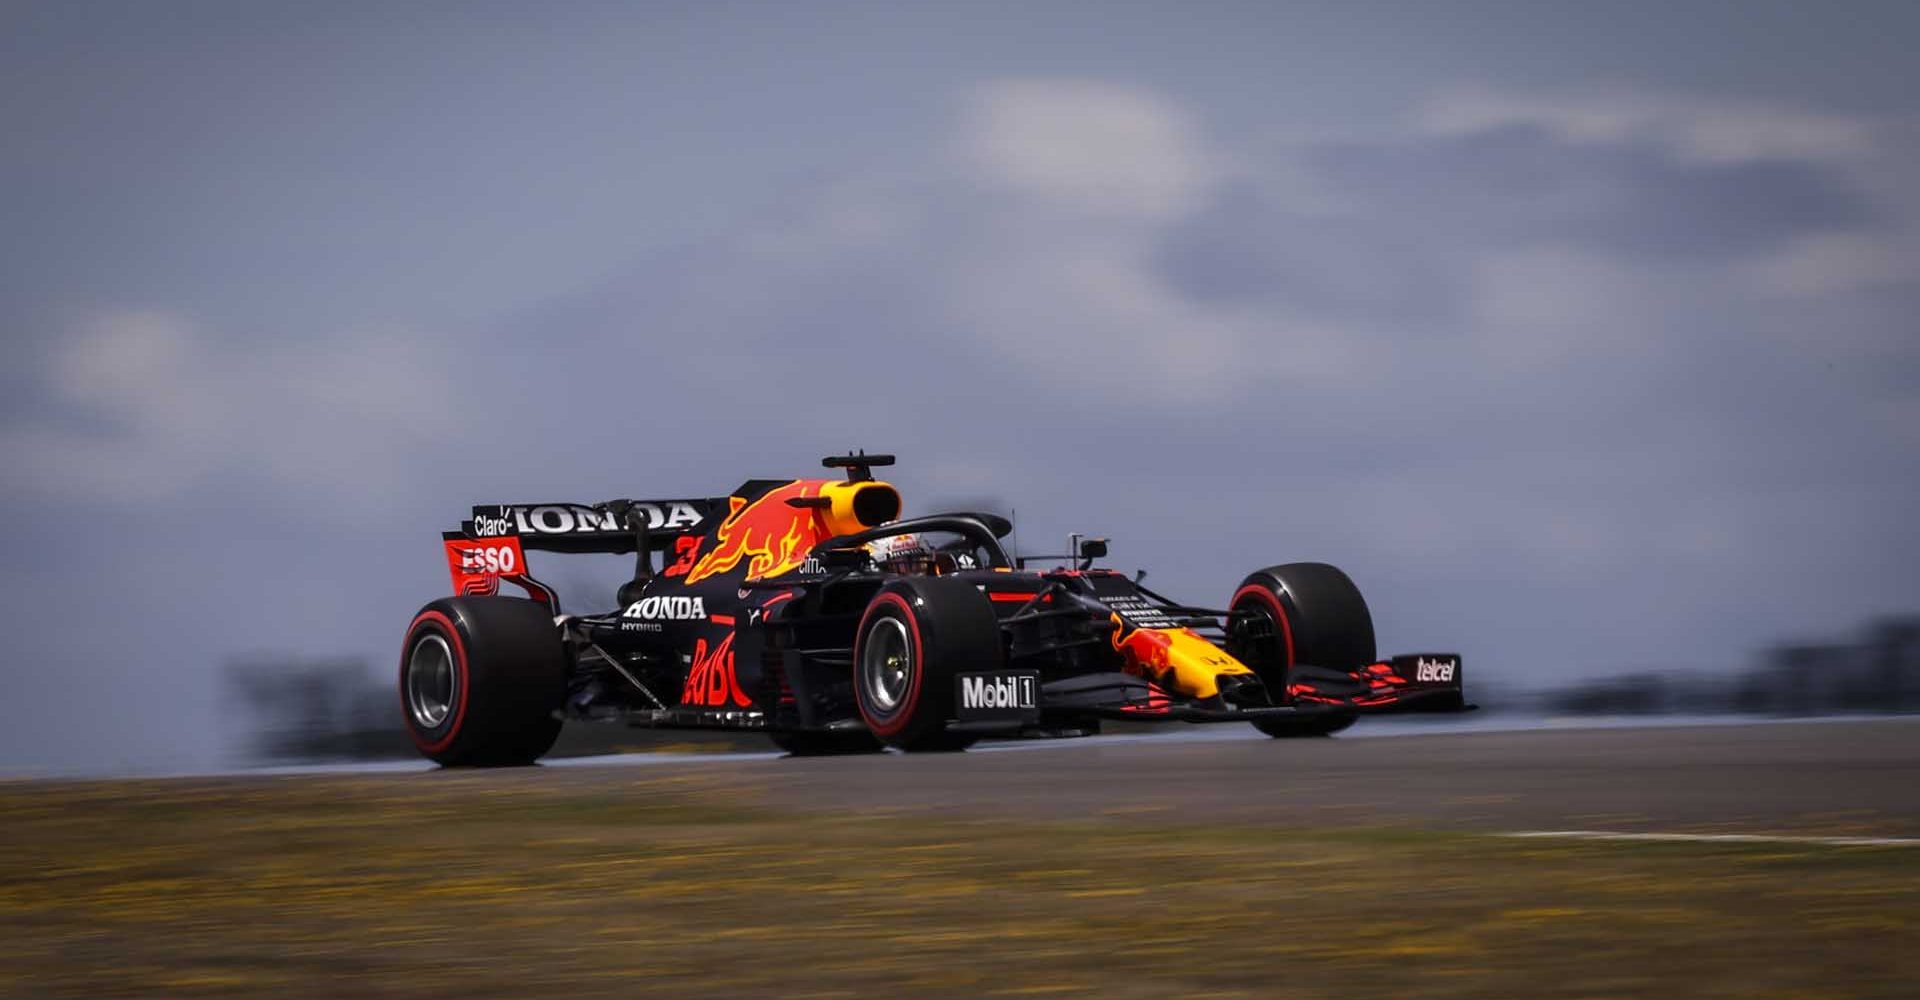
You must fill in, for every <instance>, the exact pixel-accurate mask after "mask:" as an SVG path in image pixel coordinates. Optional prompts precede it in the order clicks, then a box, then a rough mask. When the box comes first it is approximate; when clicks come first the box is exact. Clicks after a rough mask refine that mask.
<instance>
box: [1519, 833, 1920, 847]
mask: <svg viewBox="0 0 1920 1000" xmlns="http://www.w3.org/2000/svg"><path fill="white" fill-rule="evenodd" d="M1494 836H1496V837H1508V838H1512V839H1518V840H1611V841H1653V842H1659V843H1675V844H1801V845H1806V846H1813V847H1920V837H1800V836H1793V835H1791V834H1777V833H1623V832H1617V831H1611V830H1518V831H1515V832H1512V833H1496V834H1494Z"/></svg>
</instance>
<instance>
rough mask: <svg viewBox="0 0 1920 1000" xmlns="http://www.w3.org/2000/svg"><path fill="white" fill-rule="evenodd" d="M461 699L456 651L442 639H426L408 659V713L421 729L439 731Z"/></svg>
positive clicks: (433, 635)
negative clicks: (455, 661) (454, 657)
mask: <svg viewBox="0 0 1920 1000" xmlns="http://www.w3.org/2000/svg"><path fill="white" fill-rule="evenodd" d="M459 695H460V675H459V672H458V671H456V670H454V669H453V649H452V648H451V647H449V646H448V645H447V640H446V639H444V638H442V637H441V636H439V635H435V634H431V633H429V634H428V635H425V636H422V637H421V638H420V641H419V642H416V643H414V644H413V653H412V655H410V656H408V657H407V710H408V711H409V712H410V713H412V715H413V722H414V724H415V725H417V726H419V727H420V728H421V729H427V730H432V729H438V728H440V726H441V725H442V724H443V723H445V722H446V721H447V716H449V715H451V714H453V706H454V702H455V699H457V698H458V697H459Z"/></svg>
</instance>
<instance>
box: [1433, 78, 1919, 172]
mask: <svg viewBox="0 0 1920 1000" xmlns="http://www.w3.org/2000/svg"><path fill="white" fill-rule="evenodd" d="M1415 120H1416V121H1417V123H1418V124H1419V126H1420V128H1421V130H1422V131H1425V132H1427V133H1430V134H1432V135H1436V136H1467V135H1476V134H1483V133H1488V132H1497V131H1501V130H1504V129H1508V128H1513V127H1522V128H1538V129H1541V130H1543V131H1546V132H1548V133H1549V134H1551V135H1553V136H1555V137H1556V138H1557V139H1559V140H1561V141H1564V142H1567V143H1570V144H1573V145H1576V146H1596V145H1597V146H1613V145H1640V144H1653V145H1657V146H1659V147H1661V148H1663V149H1665V150H1667V151H1668V152H1671V153H1673V154H1675V155H1676V156H1677V157H1678V158H1680V159H1682V160H1684V161H1688V162H1693V163H1699V164H1725V163H1743V162H1751V161H1755V160H1778V159H1786V160H1796V161H1809V162H1836V161H1850V160H1857V159H1860V158H1862V157H1864V156H1867V155H1869V154H1871V153H1872V152H1873V150H1874V146H1875V135H1876V133H1877V132H1879V131H1880V130H1882V129H1883V128H1884V127H1885V123H1884V122H1880V121H1875V120H1873V119H1871V118H1865V117H1861V116H1856V115H1840V114H1826V113H1820V112H1815V111H1807V110H1802V109H1798V108H1787V107H1781V106H1779V105H1775V104H1767V103H1759V102H1750V101H1735V100H1725V99H1707V98H1701V97H1696V96H1692V95H1688V94H1674V93H1659V92H1652V91H1647V90H1642V89H1637V88H1629V87H1614V88H1603V89H1590V90H1581V91H1570V92H1560V93H1554V92H1546V93H1538V92H1530V91H1529V92H1522V91H1514V90H1503V89H1498V88H1492V87H1485V86H1472V85H1467V86H1457V87H1447V88H1442V89H1441V90H1440V91H1439V92H1438V93H1436V94H1435V95H1434V96H1433V97H1431V98H1429V99H1428V100H1427V101H1426V102H1425V103H1424V105H1423V106H1422V107H1421V108H1419V109H1418V111H1417V112H1416V116H1415Z"/></svg>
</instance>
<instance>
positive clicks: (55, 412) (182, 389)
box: [0, 312, 462, 502]
mask: <svg viewBox="0 0 1920 1000" xmlns="http://www.w3.org/2000/svg"><path fill="white" fill-rule="evenodd" d="M38 374H39V377H38V379H37V392H38V395H39V398H40V400H41V404H42V405H40V406H38V407H36V408H35V409H34V410H33V411H30V412H27V413H23V414H18V415H15V416H13V417H12V418H11V419H9V420H8V422H7V424H6V425H5V426H4V428H0V453H4V454H5V455H6V456H7V458H8V460H9V464H10V465H12V466H13V467H14V468H15V469H17V470H20V471H21V472H22V473H23V474H21V475H17V476H12V477H9V480H8V482H9V488H10V491H13V492H16V493H26V494H29V495H38V496H42V497H46V496H54V497H68V498H73V497H80V498H91V499H101V498H112V499H114V500H117V501H140V502H151V501H155V500H165V499H172V498H177V497H180V496H182V495H183V494H186V493H189V492H191V491H193V490H195V489H199V488H205V487H208V486H212V485H218V484H230V483H231V482H232V477H235V476H238V477H240V478H241V479H242V480H244V481H251V482H253V483H254V484H256V485H258V484H262V483H264V484H268V485H271V486H274V487H277V488H283V489H285V490H288V491H295V492H299V493H301V494H304V495H306V496H307V497H309V498H310V499H311V500H321V499H334V500H337V499H340V498H342V497H345V496H352V495H364V494H367V493H374V494H387V493H391V492H392V491H395V490H403V489H406V488H408V487H409V486H410V485H411V477H410V475H409V472H408V469H409V466H410V465H412V464H414V463H415V462H417V461H418V460H419V456H420V455H421V453H422V452H427V451H431V450H432V449H433V448H435V447H437V446H440V445H443V444H445V443H446V442H447V441H448V440H449V439H450V437H451V435H452V434H453V433H454V432H455V430H456V429H457V428H458V427H459V425H460V420H461V409H462V397H461V394H460V393H458V392H457V391H456V389H455V386H454V384H453V381H452V378H453V377H452V375H451V374H450V371H449V362H448V358H447V357H446V356H445V355H443V354H441V353H440V350H439V346H438V345H435V344H433V343H431V342H428V341H426V340H424V339H422V338H420V337H418V336H415V335H410V334H408V333H406V332H404V331H383V332H378V333H355V334H349V335H345V336H340V337H335V338H331V339H327V340H322V341H307V342H288V341H279V340H276V339H274V338H271V337H258V336H256V337H230V336H229V337H222V336H219V335H217V334H215V333H213V332H212V331H209V330H206V329H204V328H202V327H199V326H197V325H195V324H193V323H192V322H190V321H189V320H187V319H186V318H184V317H182V316H179V315H176V314H171V313H165V312H117V313H103V314H100V315H97V316H94V317H92V318H90V319H87V320H85V321H83V322H80V323H78V324H76V326H75V327H74V328H73V329H71V330H69V331H67V333H66V334H65V335H64V336H62V337H60V338H59V339H58V340H56V341H55V342H54V343H52V344H51V345H48V346H47V347H46V349H45V351H44V353H43V356H42V357H41V359H40V367H39V373H38Z"/></svg>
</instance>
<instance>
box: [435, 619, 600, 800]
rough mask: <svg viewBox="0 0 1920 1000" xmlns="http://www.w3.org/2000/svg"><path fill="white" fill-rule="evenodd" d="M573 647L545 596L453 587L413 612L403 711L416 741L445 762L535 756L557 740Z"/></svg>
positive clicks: (487, 762)
mask: <svg viewBox="0 0 1920 1000" xmlns="http://www.w3.org/2000/svg"><path fill="white" fill-rule="evenodd" d="M567 662H568V661H567V652H566V648H565V647H564V646H562V645H561V642H560V633H559V631H558V630H557V629H555V628H554V624H553V618H552V617H551V616H550V615H549V614H548V612H547V609H546V607H545V606H544V605H541V604H536V603H534V602H533V601H527V600H521V599H519V598H515V597H449V598H443V599H441V600H438V601H434V602H433V603H432V604H429V605H427V606H426V607H425V608H422V609H421V610H420V613H419V614H418V615H415V616H414V619H413V623H412V624H411V625H409V626H408V627H407V641H406V645H405V646H404V647H403V648H402V650H401V653H400V713H401V718H402V719H403V720H404V721H405V723H406V727H407V733H408V735H410V736H412V737H413V742H414V746H415V747H416V748H418V749H419V751H420V753H421V754H422V755H423V756H425V757H427V758H428V759H430V760H432V761H434V762H436V763H439V764H442V765H445V766H448V767H457V766H471V767H503V766H513V765H524V764H531V763H533V762H534V761H536V760H538V759H540V757H541V756H542V755H543V754H545V753H546V752H547V751H548V750H551V749H552V748H553V741H554V740H555V739H556V738H558V737H559V735H560V720H559V718H558V717H557V713H558V712H559V710H560V708H561V705H562V703H563V701H564V700H565V697H566V683H567Z"/></svg>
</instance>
